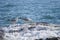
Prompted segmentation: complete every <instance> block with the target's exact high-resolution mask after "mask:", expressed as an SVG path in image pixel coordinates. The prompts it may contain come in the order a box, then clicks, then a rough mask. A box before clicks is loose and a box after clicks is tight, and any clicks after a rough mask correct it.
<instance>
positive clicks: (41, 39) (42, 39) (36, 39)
mask: <svg viewBox="0 0 60 40" xmlns="http://www.w3.org/2000/svg"><path fill="white" fill-rule="evenodd" d="M35 40H43V39H35Z"/></svg>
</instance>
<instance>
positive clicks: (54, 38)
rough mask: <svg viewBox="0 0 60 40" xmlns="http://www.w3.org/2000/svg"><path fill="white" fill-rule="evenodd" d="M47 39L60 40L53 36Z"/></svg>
mask: <svg viewBox="0 0 60 40" xmlns="http://www.w3.org/2000/svg"><path fill="white" fill-rule="evenodd" d="M46 40H58V38H56V37H53V38H46Z"/></svg>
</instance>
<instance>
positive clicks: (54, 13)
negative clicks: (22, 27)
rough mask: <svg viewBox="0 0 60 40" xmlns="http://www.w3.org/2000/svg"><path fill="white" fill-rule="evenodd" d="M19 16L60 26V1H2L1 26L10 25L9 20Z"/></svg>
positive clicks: (0, 5) (0, 0)
mask: <svg viewBox="0 0 60 40" xmlns="http://www.w3.org/2000/svg"><path fill="white" fill-rule="evenodd" d="M17 16H23V17H29V18H31V19H33V21H35V22H48V23H56V24H60V0H0V25H5V24H9V23H10V22H8V21H7V19H9V18H14V17H17ZM18 23H21V20H19V21H18Z"/></svg>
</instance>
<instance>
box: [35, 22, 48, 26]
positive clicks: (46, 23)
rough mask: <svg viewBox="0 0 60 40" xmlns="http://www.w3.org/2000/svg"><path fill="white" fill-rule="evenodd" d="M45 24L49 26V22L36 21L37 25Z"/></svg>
mask: <svg viewBox="0 0 60 40" xmlns="http://www.w3.org/2000/svg"><path fill="white" fill-rule="evenodd" d="M39 24H40V25H45V26H48V24H49V23H47V22H36V25H39Z"/></svg>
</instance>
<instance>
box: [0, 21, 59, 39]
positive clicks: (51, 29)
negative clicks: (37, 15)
mask: <svg viewBox="0 0 60 40" xmlns="http://www.w3.org/2000/svg"><path fill="white" fill-rule="evenodd" d="M59 29H60V25H56V24H48V23H44V22H42V23H39V22H38V23H32V24H11V25H9V26H8V27H2V28H0V40H60V30H59Z"/></svg>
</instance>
